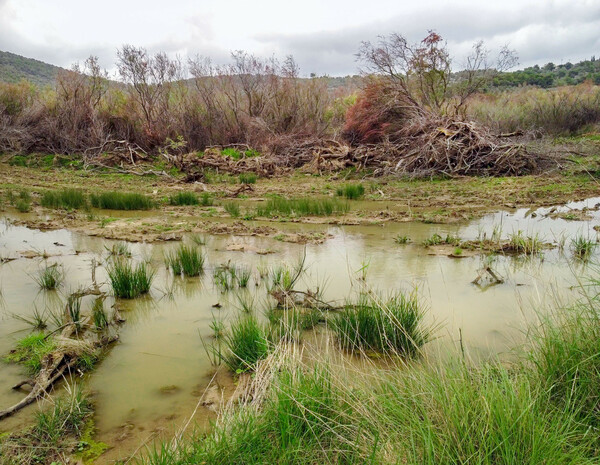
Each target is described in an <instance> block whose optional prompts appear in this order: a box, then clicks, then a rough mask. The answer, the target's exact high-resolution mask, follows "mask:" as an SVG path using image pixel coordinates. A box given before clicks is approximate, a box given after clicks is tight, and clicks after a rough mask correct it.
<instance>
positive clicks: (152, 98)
mask: <svg viewBox="0 0 600 465" xmlns="http://www.w3.org/2000/svg"><path fill="white" fill-rule="evenodd" d="M117 57H118V62H117V68H118V70H119V74H120V75H121V78H122V79H123V80H124V81H125V82H126V83H128V84H130V86H131V87H130V94H131V95H132V96H133V98H134V99H135V100H136V102H137V103H138V105H139V107H140V108H141V110H142V113H143V116H144V120H145V123H146V128H145V129H146V132H147V135H148V136H149V138H150V139H151V140H153V141H154V142H157V143H162V142H164V141H165V138H166V137H167V136H168V133H169V128H168V126H169V124H168V118H169V114H170V112H169V109H170V93H171V89H172V86H173V83H174V82H175V81H177V80H180V79H181V78H182V67H181V63H180V62H179V60H171V59H169V57H168V56H167V54H166V53H163V52H161V53H157V54H155V55H150V54H149V53H148V52H147V50H146V49H145V48H141V47H140V48H138V47H133V46H131V45H124V46H123V47H122V48H121V49H120V50H118V51H117Z"/></svg>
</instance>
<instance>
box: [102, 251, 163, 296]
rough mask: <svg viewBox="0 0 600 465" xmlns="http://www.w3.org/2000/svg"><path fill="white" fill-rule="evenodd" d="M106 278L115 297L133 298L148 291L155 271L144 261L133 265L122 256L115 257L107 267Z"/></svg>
mask: <svg viewBox="0 0 600 465" xmlns="http://www.w3.org/2000/svg"><path fill="white" fill-rule="evenodd" d="M107 271H108V278H109V280H110V284H111V286H112V289H113V292H114V294H115V296H116V297H121V298H123V299H133V298H135V297H138V296H140V295H142V294H147V293H148V292H149V291H150V287H151V285H152V280H153V279H154V274H155V271H154V270H152V269H151V268H150V267H149V266H148V265H147V264H146V263H145V262H141V263H138V264H137V265H136V266H135V267H134V266H133V265H132V264H131V263H130V262H129V261H128V260H125V259H123V258H117V259H114V260H112V262H111V263H110V264H109V265H108V267H107Z"/></svg>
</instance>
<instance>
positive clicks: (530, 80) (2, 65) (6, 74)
mask: <svg viewBox="0 0 600 465" xmlns="http://www.w3.org/2000/svg"><path fill="white" fill-rule="evenodd" d="M60 69H61V68H60V67H58V66H54V65H50V64H48V63H44V62H43V61H39V60H34V59H33V58H26V57H23V56H21V55H16V54H14V53H10V52H3V51H0V82H19V81H20V80H22V79H27V80H29V81H30V82H32V83H33V84H36V85H38V86H46V85H53V84H54V82H55V80H56V75H57V73H58V71H59V70H60ZM463 76H465V72H464V71H458V72H456V73H454V79H455V80H461V78H463ZM312 77H317V76H316V75H314V74H311V78H312ZM321 78H323V79H326V81H327V87H328V88H329V89H330V90H331V91H333V92H335V91H336V90H337V89H340V88H346V89H351V90H354V89H356V88H358V87H360V84H361V81H362V78H361V77H360V76H357V75H354V76H338V77H335V76H327V75H324V76H321ZM584 81H591V82H593V83H595V84H598V85H600V59H598V60H596V58H595V57H592V58H591V59H589V60H584V61H581V62H579V63H575V64H573V63H570V62H567V63H564V64H559V65H555V64H554V63H547V64H545V65H543V66H538V65H535V66H531V67H529V68H525V69H523V70H518V71H510V72H504V73H499V74H498V75H496V76H495V77H494V79H493V82H492V83H491V87H495V88H501V89H502V88H504V89H505V88H510V87H518V86H523V85H530V86H538V87H543V88H549V87H558V86H565V85H567V86H568V85H576V84H580V83H582V82H584Z"/></svg>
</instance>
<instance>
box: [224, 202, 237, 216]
mask: <svg viewBox="0 0 600 465" xmlns="http://www.w3.org/2000/svg"><path fill="white" fill-rule="evenodd" d="M223 208H224V209H225V211H226V212H227V213H229V216H231V217H232V218H239V216H240V205H239V204H238V203H237V202H227V203H225V204H224V205H223Z"/></svg>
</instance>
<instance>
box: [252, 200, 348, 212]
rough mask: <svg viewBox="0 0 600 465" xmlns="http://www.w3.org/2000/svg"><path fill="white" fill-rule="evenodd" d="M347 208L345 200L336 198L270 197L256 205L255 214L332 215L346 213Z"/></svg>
mask: <svg viewBox="0 0 600 465" xmlns="http://www.w3.org/2000/svg"><path fill="white" fill-rule="evenodd" d="M349 209H350V207H349V205H348V203H347V202H341V201H339V200H336V199H311V198H292V199H285V198H283V197H272V198H270V199H269V200H268V201H267V202H266V203H265V204H264V205H261V206H259V207H257V209H256V216H262V217H271V216H279V215H281V216H295V217H300V216H332V215H340V214H344V213H347V212H348V210H349Z"/></svg>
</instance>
